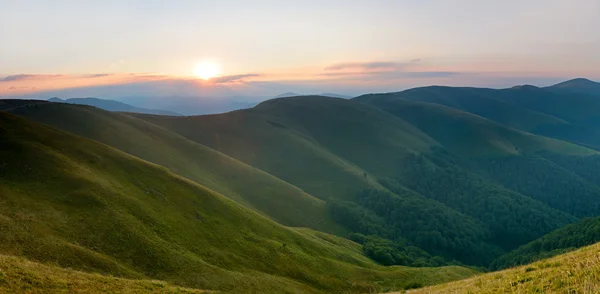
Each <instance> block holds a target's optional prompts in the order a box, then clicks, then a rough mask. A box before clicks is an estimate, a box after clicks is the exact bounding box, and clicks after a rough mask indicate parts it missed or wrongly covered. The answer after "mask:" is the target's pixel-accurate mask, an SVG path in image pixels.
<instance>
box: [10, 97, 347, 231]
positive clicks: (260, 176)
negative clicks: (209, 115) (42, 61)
mask: <svg viewBox="0 0 600 294" xmlns="http://www.w3.org/2000/svg"><path fill="white" fill-rule="evenodd" d="M5 103H6V104H7V105H8V104H10V105H11V109H10V111H11V112H12V113H15V114H18V115H21V116H24V117H27V118H28V119H32V120H35V121H38V122H41V123H44V124H47V125H51V126H53V127H56V128H59V129H62V130H65V131H68V132H71V133H73V134H77V135H81V136H84V137H87V138H89V139H92V140H96V141H98V142H101V143H104V144H107V145H110V146H112V147H115V148H117V149H119V150H121V151H124V152H126V153H129V154H131V155H134V156H137V157H139V158H142V159H145V160H148V161H150V162H153V163H156V164H159V165H162V166H164V167H167V168H168V169H170V170H171V171H173V172H174V173H176V174H179V175H182V176H184V177H186V178H188V179H191V180H193V181H195V182H197V183H199V184H201V185H203V186H206V187H207V188H209V189H211V190H214V191H216V192H219V193H221V194H222V195H224V196H227V197H229V198H231V199H233V200H235V201H238V202H240V203H243V204H245V205H246V206H248V207H251V208H253V209H254V210H256V211H258V212H261V213H263V214H264V215H267V216H269V217H271V218H273V219H274V220H276V221H278V222H280V223H282V224H284V225H290V226H299V227H310V228H315V229H319V230H322V231H326V232H334V233H343V232H344V229H343V228H341V227H340V226H338V225H336V224H335V223H334V222H333V221H331V219H330V218H329V217H328V215H327V212H326V206H325V202H323V201H322V200H319V199H317V198H315V197H312V196H311V195H309V194H306V193H304V192H303V191H302V190H300V189H298V188H297V187H294V186H292V185H290V184H288V183H286V182H284V181H282V180H280V179H278V178H275V177H273V176H272V175H270V174H267V173H265V172H262V171H260V170H258V169H256V168H253V167H251V166H248V165H247V164H244V163H242V162H240V161H238V160H235V159H233V158H231V157H229V156H226V155H224V154H222V153H220V152H217V151H215V150H213V149H211V148H208V147H206V146H203V145H201V144H198V143H196V142H193V141H190V140H188V139H186V138H184V137H182V136H179V135H177V134H175V133H173V132H169V131H167V130H165V129H163V128H160V127H157V126H155V125H152V124H149V123H147V122H145V121H143V120H140V119H137V118H135V117H132V116H129V115H125V114H119V113H112V112H108V111H103V110H101V109H98V108H94V107H87V106H80V105H69V104H62V103H39V102H37V103H36V101H34V102H31V101H16V100H12V101H11V100H7V101H5ZM33 103H35V104H33Z"/></svg>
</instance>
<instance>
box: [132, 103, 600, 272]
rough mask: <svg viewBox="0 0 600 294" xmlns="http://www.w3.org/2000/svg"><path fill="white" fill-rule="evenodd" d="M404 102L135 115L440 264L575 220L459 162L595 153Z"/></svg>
mask: <svg viewBox="0 0 600 294" xmlns="http://www.w3.org/2000/svg"><path fill="white" fill-rule="evenodd" d="M401 102H402V103H403V104H402V105H399V106H397V108H398V109H399V110H398V111H397V112H394V111H391V110H390V108H389V107H388V108H383V107H381V109H376V108H374V107H371V106H368V105H364V104H362V103H357V101H348V100H343V99H333V98H325V97H293V98H285V99H274V100H270V101H267V102H264V103H261V104H260V105H258V106H257V107H255V108H253V109H249V110H242V111H235V112H231V113H226V114H220V115H210V116H196V117H186V118H176V117H160V116H145V115H136V116H137V117H141V118H143V119H145V120H147V121H149V122H151V123H154V124H157V125H161V126H163V127H165V128H167V129H169V130H172V131H174V132H177V133H179V134H181V135H183V136H185V137H186V138H188V139H191V140H194V141H197V142H199V143H201V144H205V145H207V146H210V147H212V148H215V149H217V150H219V151H221V152H223V153H226V154H228V155H230V156H233V157H235V158H237V159H240V160H241V161H244V162H246V163H248V164H251V165H254V166H257V167H259V168H261V169H263V170H265V171H267V172H269V173H271V174H273V175H275V176H277V177H280V178H282V179H284V180H286V181H287V182H290V183H292V184H294V185H296V186H298V187H301V188H302V189H304V190H306V191H308V192H310V193H311V194H312V195H315V196H317V197H320V198H322V199H324V200H326V201H328V202H329V203H333V204H335V205H333V212H334V214H333V216H334V218H335V220H337V221H338V222H339V223H341V224H344V225H345V226H347V227H350V228H352V231H353V232H356V233H361V234H364V235H376V236H380V237H384V238H386V239H389V240H392V241H394V242H398V244H402V243H403V242H408V243H409V244H411V245H415V246H418V247H420V248H421V249H424V250H425V251H427V252H429V253H430V254H432V255H440V256H443V257H444V258H446V259H447V260H453V259H456V260H458V261H461V262H466V263H469V264H479V265H487V263H488V262H490V261H491V260H492V259H493V258H495V257H497V256H498V255H499V254H501V252H502V250H503V249H504V250H511V249H513V248H516V247H518V246H519V245H523V244H525V243H526V242H529V241H532V240H534V239H536V238H539V237H541V236H542V235H544V234H546V233H548V232H550V231H552V230H554V229H557V228H559V227H561V226H564V225H566V224H568V223H571V222H574V221H576V218H575V217H574V216H572V215H570V214H568V213H565V211H567V209H565V211H562V209H563V208H564V207H560V205H556V207H555V208H552V207H550V206H549V205H548V203H550V201H543V200H546V199H541V197H538V198H540V199H538V198H535V197H533V198H532V197H531V196H529V195H524V194H522V193H519V191H513V190H511V189H510V188H506V187H504V186H502V183H499V181H498V180H497V179H495V178H494V177H491V176H488V175H487V174H484V173H483V171H480V170H472V163H471V162H463V158H462V157H460V156H463V157H468V156H473V155H479V157H481V158H488V157H489V156H513V155H520V154H529V153H537V152H541V151H545V152H554V153H561V154H567V155H569V156H570V155H580V154H583V155H588V154H594V151H592V150H590V149H586V148H583V147H580V146H577V145H573V144H570V143H566V142H562V141H558V140H554V139H549V138H546V137H541V136H535V135H532V134H528V133H524V132H522V131H518V130H515V129H512V128H508V127H505V126H502V125H499V124H497V123H494V122H492V121H489V120H486V119H483V118H481V117H479V116H475V115H472V114H469V113H466V112H461V111H458V110H454V109H451V108H448V107H442V106H437V105H435V104H431V103H420V102H411V101H407V100H402V101H401ZM375 106H377V107H380V105H375ZM411 107H412V108H411ZM382 110H385V111H382ZM400 111H404V112H402V113H400ZM453 154H455V155H453ZM457 155H458V156H459V157H456V156H457ZM481 165H483V164H481ZM479 169H483V167H480V168H479ZM324 183H327V185H326V186H325V185H323V184H324ZM456 184H460V185H456ZM535 196H539V195H535ZM549 197H550V196H549ZM534 198H535V199H534ZM584 199H586V198H585V197H582V202H583V200H584ZM334 200H342V202H335V201H334ZM334 202H335V203H334ZM357 205H358V206H357ZM330 206H331V205H330ZM590 207H592V208H593V206H590ZM365 219H368V220H369V221H365ZM417 220H418V221H417ZM372 222H373V223H372ZM457 236H461V237H457ZM458 240H461V241H458ZM464 252H468V254H464ZM390 254H391V253H390ZM372 257H373V256H372Z"/></svg>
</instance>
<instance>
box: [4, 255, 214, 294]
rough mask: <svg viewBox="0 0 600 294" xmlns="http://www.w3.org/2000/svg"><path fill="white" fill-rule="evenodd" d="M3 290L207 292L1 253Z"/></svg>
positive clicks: (42, 291) (39, 291) (48, 291)
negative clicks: (67, 267) (68, 267)
mask: <svg viewBox="0 0 600 294" xmlns="http://www.w3.org/2000/svg"><path fill="white" fill-rule="evenodd" d="M0 292H1V293H127V294H131V293H208V292H206V291H202V290H196V289H190V288H183V287H176V286H173V285H171V284H168V283H165V282H162V281H158V280H131V279H123V278H115V277H111V276H103V275H100V274H90V273H84V272H80V271H74V270H68V269H62V268H59V267H56V266H49V265H44V264H40V263H36V262H31V261H28V260H26V259H24V258H19V257H14V256H6V255H0Z"/></svg>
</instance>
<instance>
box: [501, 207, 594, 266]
mask: <svg viewBox="0 0 600 294" xmlns="http://www.w3.org/2000/svg"><path fill="white" fill-rule="evenodd" d="M597 242H600V217H593V218H585V219H582V220H581V221H579V222H577V223H574V224H570V225H568V226H565V227H562V228H560V229H557V230H556V231H554V232H552V233H550V234H548V235H545V236H543V237H541V238H539V239H537V240H535V241H532V242H530V243H528V244H526V245H523V246H521V247H519V248H518V249H516V250H513V251H511V252H509V253H507V254H505V255H503V256H501V257H500V258H498V259H497V260H495V261H494V262H493V263H492V268H496V269H502V268H507V267H512V266H516V265H522V264H527V263H531V262H534V261H537V260H540V259H544V258H548V257H552V256H555V255H559V254H562V253H564V252H567V251H572V250H575V249H577V248H581V247H584V246H588V245H591V244H594V243H597Z"/></svg>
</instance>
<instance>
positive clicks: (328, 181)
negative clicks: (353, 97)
mask: <svg viewBox="0 0 600 294" xmlns="http://www.w3.org/2000/svg"><path fill="white" fill-rule="evenodd" d="M136 116H138V117H141V118H144V119H146V120H148V121H149V122H152V123H154V124H158V125H161V126H164V127H166V128H167V129H169V130H172V131H174V132H176V133H179V134H181V135H183V136H184V137H186V138H188V139H191V140H194V141H196V142H199V143H201V144H204V145H206V146H209V147H211V148H214V149H216V150H219V151H221V152H223V153H225V154H228V155H230V156H232V157H234V158H237V159H239V160H241V161H244V162H245V163H248V164H250V165H252V166H256V167H258V168H260V169H262V170H264V171H266V172H269V173H270V174H273V175H275V176H277V177H279V178H281V179H283V180H285V181H287V182H290V183H292V184H294V185H296V186H298V187H300V188H302V189H304V190H305V191H307V192H308V193H310V194H312V195H314V196H316V197H319V198H322V199H327V198H330V197H335V198H349V197H351V196H352V193H355V192H356V190H357V189H360V188H365V187H370V186H372V185H373V184H374V183H373V179H372V178H370V177H365V176H364V174H365V172H367V176H368V175H369V174H370V173H375V174H394V173H395V172H396V171H397V167H396V166H394V165H391V164H390V162H394V161H400V160H402V159H403V158H404V157H406V156H407V155H409V154H413V153H416V152H421V151H426V150H427V149H428V148H429V147H430V146H431V145H435V144H436V143H435V142H434V141H433V140H431V139H430V138H429V137H427V136H426V135H424V134H423V133H422V132H420V131H419V130H417V129H415V128H414V127H413V126H411V125H409V124H407V123H406V122H404V121H402V120H399V119H398V118H395V117H393V116H391V115H388V114H386V113H382V112H381V111H379V110H377V109H374V108H371V107H365V106H362V105H360V104H358V103H352V102H351V101H348V100H344V99H339V98H327V97H318V96H303V97H291V98H280V99H273V100H269V101H266V102H263V103H261V104H259V105H258V106H256V107H255V108H252V109H248V110H241V111H234V112H230V113H226V114H219V115H206V116H193V117H185V118H174V117H163V116H146V115H136ZM375 184H376V183H375Z"/></svg>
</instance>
